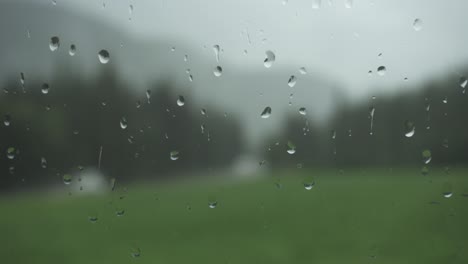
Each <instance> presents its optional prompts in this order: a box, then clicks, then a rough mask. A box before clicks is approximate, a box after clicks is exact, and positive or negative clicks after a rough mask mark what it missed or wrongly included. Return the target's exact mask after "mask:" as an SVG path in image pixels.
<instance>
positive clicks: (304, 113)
mask: <svg viewBox="0 0 468 264" xmlns="http://www.w3.org/2000/svg"><path fill="white" fill-rule="evenodd" d="M299 114H301V115H303V116H305V115H307V110H306V108H305V107H301V108H299Z"/></svg>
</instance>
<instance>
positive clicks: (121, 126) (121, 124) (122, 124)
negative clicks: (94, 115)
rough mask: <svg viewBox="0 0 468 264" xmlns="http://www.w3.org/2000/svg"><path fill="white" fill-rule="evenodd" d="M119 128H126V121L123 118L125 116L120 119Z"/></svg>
mask: <svg viewBox="0 0 468 264" xmlns="http://www.w3.org/2000/svg"><path fill="white" fill-rule="evenodd" d="M120 128H122V129H126V128H127V119H126V118H125V116H123V117H122V118H121V119H120Z"/></svg>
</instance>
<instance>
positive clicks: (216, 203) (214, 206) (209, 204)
mask: <svg viewBox="0 0 468 264" xmlns="http://www.w3.org/2000/svg"><path fill="white" fill-rule="evenodd" d="M216 206H218V202H217V201H210V202H208V207H209V208H211V209H215V208H216Z"/></svg>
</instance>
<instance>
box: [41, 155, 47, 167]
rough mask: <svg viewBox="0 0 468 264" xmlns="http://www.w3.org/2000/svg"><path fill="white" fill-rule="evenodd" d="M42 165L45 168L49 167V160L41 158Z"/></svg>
mask: <svg viewBox="0 0 468 264" xmlns="http://www.w3.org/2000/svg"><path fill="white" fill-rule="evenodd" d="M41 167H42V168H43V169H45V168H47V160H46V158H44V157H42V158H41Z"/></svg>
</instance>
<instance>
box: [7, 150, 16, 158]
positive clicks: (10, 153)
mask: <svg viewBox="0 0 468 264" xmlns="http://www.w3.org/2000/svg"><path fill="white" fill-rule="evenodd" d="M6 153H7V158H8V159H11V160H12V159H14V158H15V155H16V149H15V148H14V147H9V148H7V151H6Z"/></svg>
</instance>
